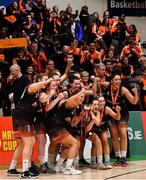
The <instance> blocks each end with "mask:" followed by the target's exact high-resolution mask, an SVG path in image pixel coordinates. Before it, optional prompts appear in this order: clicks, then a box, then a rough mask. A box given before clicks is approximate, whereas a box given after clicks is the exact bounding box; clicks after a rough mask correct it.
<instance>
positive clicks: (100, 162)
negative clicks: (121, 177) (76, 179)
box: [97, 156, 102, 164]
mask: <svg viewBox="0 0 146 180" xmlns="http://www.w3.org/2000/svg"><path fill="white" fill-rule="evenodd" d="M97 162H98V164H102V156H97Z"/></svg>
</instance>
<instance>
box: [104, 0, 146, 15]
mask: <svg viewBox="0 0 146 180" xmlns="http://www.w3.org/2000/svg"><path fill="white" fill-rule="evenodd" d="M107 2H108V3H107V4H108V10H109V11H110V13H111V14H112V15H113V16H119V15H121V14H125V15H126V16H146V0H123V1H121V0H108V1H107Z"/></svg>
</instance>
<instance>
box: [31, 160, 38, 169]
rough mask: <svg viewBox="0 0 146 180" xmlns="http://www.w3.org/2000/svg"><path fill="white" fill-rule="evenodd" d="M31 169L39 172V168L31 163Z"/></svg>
mask: <svg viewBox="0 0 146 180" xmlns="http://www.w3.org/2000/svg"><path fill="white" fill-rule="evenodd" d="M31 167H33V168H34V169H36V170H37V171H39V167H38V166H37V165H36V164H34V162H33V161H32V162H31Z"/></svg>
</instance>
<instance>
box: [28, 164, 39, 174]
mask: <svg viewBox="0 0 146 180" xmlns="http://www.w3.org/2000/svg"><path fill="white" fill-rule="evenodd" d="M29 172H31V173H33V174H36V175H39V174H40V172H39V171H38V170H36V169H35V168H34V167H33V166H31V167H30V168H29Z"/></svg>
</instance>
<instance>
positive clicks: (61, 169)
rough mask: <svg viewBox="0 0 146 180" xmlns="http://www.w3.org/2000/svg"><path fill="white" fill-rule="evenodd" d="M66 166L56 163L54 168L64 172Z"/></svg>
mask: <svg viewBox="0 0 146 180" xmlns="http://www.w3.org/2000/svg"><path fill="white" fill-rule="evenodd" d="M64 169H65V168H64V167H63V166H62V165H56V166H55V168H54V170H55V171H56V172H57V173H59V172H63V171H64Z"/></svg>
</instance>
